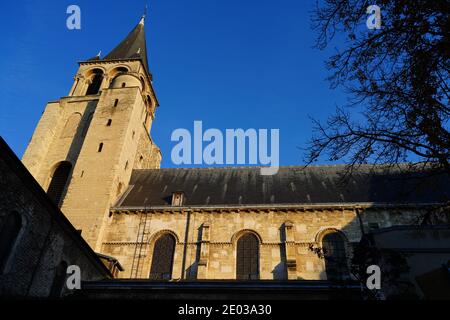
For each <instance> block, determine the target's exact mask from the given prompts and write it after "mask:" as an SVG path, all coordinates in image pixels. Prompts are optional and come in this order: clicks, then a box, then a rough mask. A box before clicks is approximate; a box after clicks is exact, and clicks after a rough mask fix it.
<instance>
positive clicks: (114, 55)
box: [103, 15, 150, 73]
mask: <svg viewBox="0 0 450 320" xmlns="http://www.w3.org/2000/svg"><path fill="white" fill-rule="evenodd" d="M144 22H145V15H144V16H142V18H141V20H140V21H139V23H138V25H137V26H136V27H135V28H134V29H133V30H132V31H131V32H130V33H129V34H128V35H127V37H126V38H125V39H124V40H123V41H122V42H121V43H119V45H118V46H117V47H115V48H114V49H113V50H112V51H111V52H110V53H108V54H107V55H106V56H105V57H104V59H103V60H120V59H141V61H142V63H143V64H144V67H145V69H146V70H147V72H148V73H150V71H149V68H148V61H147V42H146V40H145V29H144Z"/></svg>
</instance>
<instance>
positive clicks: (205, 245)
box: [197, 222, 210, 279]
mask: <svg viewBox="0 0 450 320" xmlns="http://www.w3.org/2000/svg"><path fill="white" fill-rule="evenodd" d="M201 228H202V231H201V239H199V243H200V258H199V261H198V269H197V279H207V276H208V272H207V271H208V260H209V243H210V224H209V222H205V223H203V224H202V226H201Z"/></svg>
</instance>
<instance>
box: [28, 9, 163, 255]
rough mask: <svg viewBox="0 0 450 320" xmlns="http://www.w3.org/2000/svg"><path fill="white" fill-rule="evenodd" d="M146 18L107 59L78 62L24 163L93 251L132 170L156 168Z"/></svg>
mask: <svg viewBox="0 0 450 320" xmlns="http://www.w3.org/2000/svg"><path fill="white" fill-rule="evenodd" d="M144 19H145V17H142V18H141V20H140V22H139V23H138V24H137V26H136V27H135V28H134V29H133V30H132V31H131V32H130V33H129V34H128V36H127V37H126V38H125V39H124V40H123V41H122V42H121V43H119V45H118V46H117V47H115V48H114V49H113V50H112V51H111V52H110V53H109V54H108V55H106V56H105V57H104V58H101V56H100V54H99V55H97V56H96V57H94V58H91V59H89V60H86V61H82V62H79V68H78V72H77V74H76V76H75V79H74V84H73V86H72V88H71V90H70V92H69V95H68V96H66V97H62V98H60V99H59V100H57V101H53V102H49V103H48V104H47V106H46V108H45V111H44V113H43V115H42V117H41V119H40V121H39V123H38V125H37V127H36V129H35V132H34V134H33V136H32V138H31V141H30V143H29V145H28V147H27V149H26V151H25V154H24V156H23V159H22V161H23V163H24V164H25V165H26V166H27V168H28V169H29V171H30V172H31V173H32V175H33V176H34V177H35V178H36V180H37V181H38V182H39V183H40V184H41V186H42V188H43V189H44V190H45V191H47V194H48V195H49V196H50V197H51V198H52V199H53V200H54V202H55V203H56V204H57V205H58V206H60V208H61V210H62V212H63V213H64V214H65V215H66V216H67V217H68V219H69V220H70V221H71V223H72V224H73V225H74V226H75V227H76V228H77V229H79V230H81V235H82V236H83V238H84V239H85V240H86V241H87V242H88V243H89V244H90V245H91V247H92V248H93V249H94V250H99V249H100V243H101V239H102V233H103V229H104V227H105V223H106V220H107V218H108V214H109V209H110V207H111V206H113V205H114V204H115V203H116V202H117V200H118V199H119V198H120V196H121V195H122V194H123V192H124V191H125V190H126V188H127V186H128V182H129V180H130V176H131V172H132V170H133V169H150V168H159V165H160V161H161V153H160V150H159V148H158V147H157V146H156V145H155V144H154V143H153V141H152V139H151V137H150V134H149V133H150V128H151V124H152V122H153V119H154V115H155V109H156V107H157V106H158V100H157V98H156V95H155V92H154V90H153V86H152V75H151V73H150V71H149V67H148V61H147V46H146V38H145V30H144Z"/></svg>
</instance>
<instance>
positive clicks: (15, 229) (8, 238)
mask: <svg viewBox="0 0 450 320" xmlns="http://www.w3.org/2000/svg"><path fill="white" fill-rule="evenodd" d="M0 221H1V224H0V271H3V270H4V268H5V266H6V262H7V261H8V258H9V256H10V255H11V250H12V248H13V246H14V244H15V242H16V239H17V236H18V235H19V232H20V229H21V228H22V217H21V216H20V214H19V213H17V212H11V213H10V214H8V215H7V216H6V217H4V218H3V219H2V220H0Z"/></svg>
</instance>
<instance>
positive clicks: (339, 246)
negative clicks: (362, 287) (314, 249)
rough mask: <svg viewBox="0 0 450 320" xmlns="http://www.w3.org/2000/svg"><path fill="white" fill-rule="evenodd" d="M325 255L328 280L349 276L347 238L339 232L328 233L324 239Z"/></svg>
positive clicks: (343, 278) (342, 278)
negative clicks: (346, 250) (346, 249)
mask: <svg viewBox="0 0 450 320" xmlns="http://www.w3.org/2000/svg"><path fill="white" fill-rule="evenodd" d="M322 247H323V253H324V257H325V270H326V273H327V279H328V280H332V281H333V280H345V279H347V278H348V275H349V274H348V265H347V255H346V253H345V239H344V238H343V236H342V235H340V234H339V233H338V232H332V233H328V234H326V235H325V236H324V237H323V239H322Z"/></svg>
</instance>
